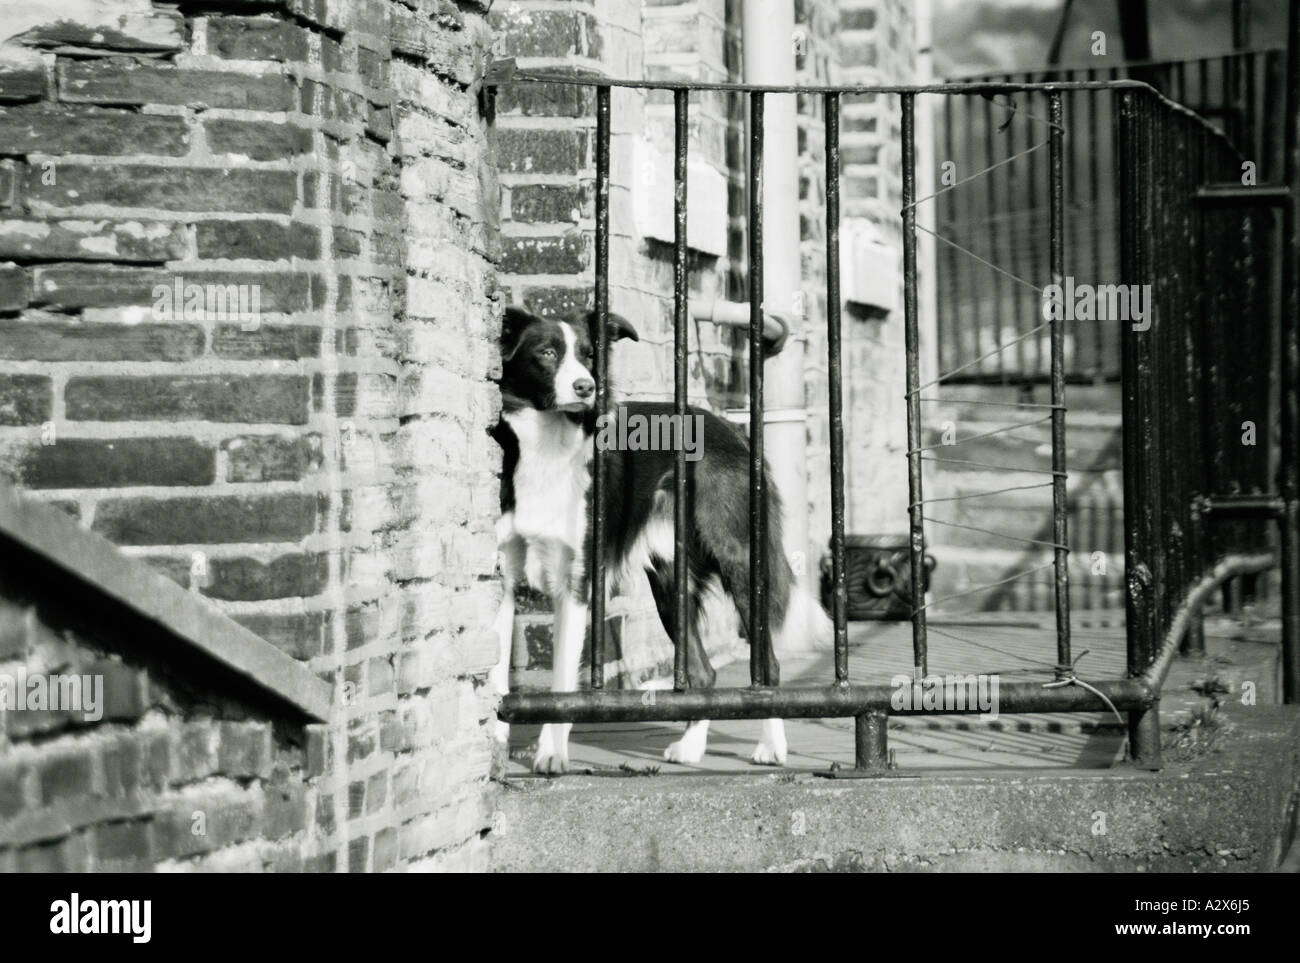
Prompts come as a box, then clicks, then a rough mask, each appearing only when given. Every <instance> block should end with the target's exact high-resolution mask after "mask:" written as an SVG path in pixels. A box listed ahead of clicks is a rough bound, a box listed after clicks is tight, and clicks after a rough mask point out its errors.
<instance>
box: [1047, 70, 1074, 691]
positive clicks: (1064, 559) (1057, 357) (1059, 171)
mask: <svg viewBox="0 0 1300 963" xmlns="http://www.w3.org/2000/svg"><path fill="white" fill-rule="evenodd" d="M1048 118H1049V120H1050V121H1051V124H1052V130H1051V134H1050V135H1049V137H1050V141H1049V143H1048V153H1049V164H1048V178H1049V179H1050V181H1051V202H1050V203H1051V216H1050V222H1049V225H1048V230H1049V238H1048V244H1049V248H1050V252H1051V259H1052V265H1051V269H1052V283H1053V284H1055V285H1058V286H1062V287H1063V286H1064V284H1065V127H1064V126H1063V120H1064V116H1063V112H1062V109H1061V92H1060V91H1059V90H1054V91H1052V94H1051V107H1050V113H1049V115H1048ZM1058 289H1059V288H1058ZM1061 308H1064V305H1061ZM1063 315H1064V311H1063V310H1058V311H1055V312H1053V319H1052V328H1051V331H1052V359H1051V360H1052V541H1053V542H1055V543H1056V548H1055V550H1054V551H1055V555H1054V557H1053V564H1054V570H1055V575H1056V663H1057V671H1058V672H1063V671H1065V670H1066V669H1068V668H1069V666H1070V550H1069V548H1067V547H1066V546H1067V545H1068V544H1069V515H1068V512H1069V505H1068V503H1067V490H1066V467H1065V318H1064V317H1063Z"/></svg>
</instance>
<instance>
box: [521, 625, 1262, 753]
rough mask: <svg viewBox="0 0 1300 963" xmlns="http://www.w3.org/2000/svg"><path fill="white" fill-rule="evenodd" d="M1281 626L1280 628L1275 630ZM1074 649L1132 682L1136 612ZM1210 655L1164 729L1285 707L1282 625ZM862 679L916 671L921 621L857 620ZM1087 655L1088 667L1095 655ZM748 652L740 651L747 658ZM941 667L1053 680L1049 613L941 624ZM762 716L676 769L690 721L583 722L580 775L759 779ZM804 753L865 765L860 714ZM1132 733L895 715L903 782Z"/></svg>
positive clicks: (717, 736) (795, 668)
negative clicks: (1213, 699) (1216, 699)
mask: <svg viewBox="0 0 1300 963" xmlns="http://www.w3.org/2000/svg"><path fill="white" fill-rule="evenodd" d="M1272 624H1273V625H1274V626H1275V625H1276V623H1272ZM1071 632H1072V636H1073V653H1074V657H1075V658H1076V660H1078V661H1077V662H1076V666H1077V671H1078V674H1079V677H1080V678H1082V679H1084V680H1090V679H1111V678H1121V677H1123V675H1124V666H1125V642H1124V620H1123V613H1122V612H1115V611H1102V612H1080V613H1076V614H1075V616H1074V618H1073V619H1072V626H1071ZM1206 636H1207V642H1206V649H1207V655H1206V657H1205V658H1204V659H1180V660H1178V661H1177V662H1176V664H1175V667H1174V669H1173V671H1172V673H1171V675H1170V678H1169V680H1168V682H1167V684H1166V686H1165V695H1164V699H1163V700H1162V704H1161V710H1162V722H1163V724H1164V726H1165V728H1166V730H1169V731H1170V734H1169V736H1168V739H1169V740H1170V741H1176V740H1177V738H1178V729H1179V728H1184V729H1185V728H1186V727H1187V726H1188V725H1189V724H1190V723H1191V720H1193V719H1194V718H1195V717H1196V715H1197V714H1198V713H1199V712H1201V711H1202V710H1203V709H1204V708H1205V707H1206V705H1207V704H1208V702H1209V698H1208V697H1207V695H1206V694H1205V691H1206V688H1207V686H1206V683H1207V682H1214V681H1215V680H1217V686H1216V687H1218V688H1221V689H1222V688H1227V689H1230V690H1231V689H1235V688H1236V687H1238V686H1239V685H1240V683H1241V682H1242V681H1252V682H1254V683H1255V685H1256V687H1257V693H1256V695H1257V700H1258V702H1259V704H1261V705H1267V704H1270V703H1272V702H1276V701H1278V700H1277V693H1278V691H1279V682H1278V679H1277V675H1278V667H1277V652H1278V646H1277V642H1276V637H1277V633H1276V628H1270V627H1269V624H1268V623H1258V624H1249V623H1247V622H1244V621H1242V620H1230V619H1225V618H1210V619H1207V623H1206ZM849 645H850V650H849V673H850V678H851V679H852V681H854V682H875V683H888V682H889V681H890V679H891V678H892V677H893V676H895V675H897V674H899V673H904V674H910V673H911V665H912V637H911V625H910V624H909V623H899V622H854V623H850V626H849ZM1085 650H1086V651H1087V654H1086V655H1084V656H1083V657H1082V658H1081V659H1080V658H1079V657H1080V655H1081V653H1083V652H1084V651H1085ZM747 651H748V650H747V649H745V648H744V647H743V645H742V646H741V647H740V650H739V653H740V654H741V655H742V656H743V655H744V654H745V653H747ZM929 654H930V655H929V660H930V671H931V672H932V673H934V674H939V675H943V674H947V673H962V674H968V673H978V672H985V673H992V672H996V673H998V674H999V676H1000V677H1001V678H1002V679H1003V680H1004V681H1008V682H1010V681H1017V682H1019V681H1032V680H1036V679H1041V680H1042V681H1044V682H1048V681H1051V680H1052V678H1053V665H1054V658H1055V630H1054V628H1053V623H1052V622H1051V617H1050V615H1048V614H1044V613H990V614H987V615H976V616H967V617H965V618H963V619H962V620H961V621H956V620H952V619H935V620H933V621H932V622H931V623H930V632H929ZM748 672H749V664H748V659H747V658H743V657H742V658H737V659H734V660H733V661H732V662H730V663H729V664H727V665H724V666H722V667H721V668H719V670H718V681H717V685H718V686H744V685H747V684H748V681H749V675H748ZM833 676H834V672H833V668H832V657H831V654H830V653H829V652H827V653H819V654H816V655H813V656H809V657H803V658H799V659H794V658H787V659H785V660H784V661H783V664H782V682H783V683H784V684H787V685H813V684H817V683H819V682H824V681H828V680H830V679H832V678H833ZM760 726H761V723H760V722H757V721H719V722H714V723H713V724H712V725H711V727H710V732H709V749H708V753H707V754H706V756H705V757H704V759H703V760H702V761H701V762H700V763H699V764H698V765H694V766H685V765H676V764H671V763H666V762H664V760H663V751H664V748H665V747H666V746H667V745H668V744H669V743H671V742H673V741H674V740H676V739H678V738H679V737H680V735H681V731H682V725H681V724H667V725H665V724H651V723H627V724H617V725H616V724H604V725H577V726H575V727H574V731H573V736H572V739H571V743H570V764H571V768H572V770H574V771H576V772H579V773H582V772H588V773H592V774H599V773H602V772H618V771H621V772H626V771H628V769H632V770H637V771H648V770H652V769H653V768H654V767H658V770H659V771H660V772H661V773H665V774H666V773H707V772H742V771H743V772H751V773H753V772H756V771H761V770H759V769H758V768H757V767H755V766H753V765H752V764H751V763H750V762H749V754H750V752H751V751H752V749H753V747H754V744H755V743H756V741H757V739H758V735H759V729H760ZM537 730H538V727H537V726H514V727H512V730H511V740H510V742H511V752H510V755H511V761H510V766H509V773H508V774H509V775H510V776H511V777H516V778H542V777H532V776H531V774H530V773H529V772H528V765H529V762H530V761H531V756H532V744H533V742H534V741H535V739H536V736H537ZM786 732H787V737H788V740H789V744H790V756H789V759H788V762H787V768H788V769H791V770H796V771H798V770H803V771H816V770H826V769H829V768H830V767H831V765H832V764H834V763H838V764H839V765H840V766H842V767H851V766H852V764H853V729H852V720H851V719H797V720H791V721H788V722H787V723H786ZM1123 743H1124V736H1123V728H1122V726H1121V724H1120V722H1119V720H1117V719H1116V718H1115V716H1113V715H1112V714H1110V713H1109V712H1099V713H1041V714H1035V715H1019V716H1002V717H1000V718H999V719H997V720H996V721H989V722H985V721H981V720H980V719H979V718H978V717H975V716H941V715H928V716H918V717H909V718H899V717H893V718H891V719H890V729H889V745H890V747H891V748H892V749H893V750H894V751H895V761H896V764H897V766H898V769H899V771H900V773H905V772H908V771H919V770H945V771H966V770H995V769H1003V768H1012V769H1018V770H1029V769H1032V770H1037V769H1051V768H1070V769H1081V768H1082V769H1099V768H1106V767H1109V766H1111V765H1112V764H1113V763H1115V762H1118V761H1120V760H1122V758H1123V748H1124V746H1123Z"/></svg>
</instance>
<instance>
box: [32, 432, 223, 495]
mask: <svg viewBox="0 0 1300 963" xmlns="http://www.w3.org/2000/svg"><path fill="white" fill-rule="evenodd" d="M15 467H16V469H17V472H18V477H19V478H20V479H21V480H22V482H23V484H24V485H26V486H27V487H28V488H117V487H121V486H125V485H210V484H212V482H213V480H214V477H215V475H216V452H215V451H214V450H213V449H212V448H211V447H210V446H208V445H205V444H202V443H201V442H198V441H195V440H194V439H192V438H116V439H112V440H100V439H97V438H59V439H58V440H57V442H56V443H55V444H53V445H41V444H35V445H32V446H31V447H30V448H28V449H27V450H26V451H25V452H24V453H23V454H22V456H21V457H20V458H18V459H17V460H16V465H15Z"/></svg>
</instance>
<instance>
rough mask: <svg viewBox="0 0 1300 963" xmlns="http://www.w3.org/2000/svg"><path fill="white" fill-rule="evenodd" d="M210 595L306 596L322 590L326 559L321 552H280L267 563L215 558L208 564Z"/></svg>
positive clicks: (239, 598)
mask: <svg viewBox="0 0 1300 963" xmlns="http://www.w3.org/2000/svg"><path fill="white" fill-rule="evenodd" d="M208 566H209V569H210V571H211V573H212V578H211V582H210V584H209V585H207V586H206V587H205V588H204V589H203V594H204V595H206V596H208V597H209V598H214V599H220V600H222V601H226V602H254V601H260V600H262V599H283V598H297V597H300V596H301V597H304V598H306V597H309V596H312V595H319V594H320V593H321V592H323V591H325V586H326V585H327V584H328V582H329V561H328V559H327V558H326V557H325V556H324V555H319V554H314V555H280V556H277V557H276V558H273V559H272V560H271V561H269V562H261V561H259V560H257V559H255V558H214V559H212V560H210V561H209V563H208Z"/></svg>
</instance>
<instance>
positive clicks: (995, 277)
mask: <svg viewBox="0 0 1300 963" xmlns="http://www.w3.org/2000/svg"><path fill="white" fill-rule="evenodd" d="M982 99H983V101H984V152H985V153H986V154H987V155H988V158H989V163H990V164H993V163H996V161H995V160H994V158H995V157H996V156H997V150H996V149H995V146H994V145H995V139H994V137H993V132H994V129H995V128H996V126H997V125H996V124H995V123H994V122H993V101H992V99H990V98H982ZM1011 119H1012V121H1013V122H1014V120H1015V115H1014V114H1013V115H1012V118H1011ZM1008 153H1009V152H1008ZM1001 175H1002V172H1001V171H997V170H993V171H990V172H989V178H988V185H987V186H986V188H985V190H984V203H985V204H987V205H988V211H989V216H988V217H987V218H986V219H985V220H984V229H985V230H986V231H988V238H989V254H988V259H989V261H990V262H991V263H993V264H1001V263H1002V258H1001V251H1000V249H999V246H998V217H999V216H1000V215H1001V213H1002V211H1001V209H1000V208H999V206H998V178H999V177H1000V176H1001ZM972 240H973V238H972ZM1013 249H1014V245H1013ZM989 273H990V274H991V275H992V277H991V281H992V284H993V343H994V344H1001V343H1002V312H1003V310H1004V308H1003V304H1002V275H1001V274H999V273H998V272H997V271H991V272H989ZM1011 297H1012V299H1015V298H1016V293H1015V292H1014V291H1013V292H1012V293H1011ZM993 364H994V366H995V370H996V371H997V374H998V380H999V381H1001V382H1003V383H1005V382H1006V380H1007V365H1006V357H1005V355H1004V353H1003V352H1001V351H999V352H998V353H997V354H996V355H994V356H993ZM981 367H982V366H981Z"/></svg>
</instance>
